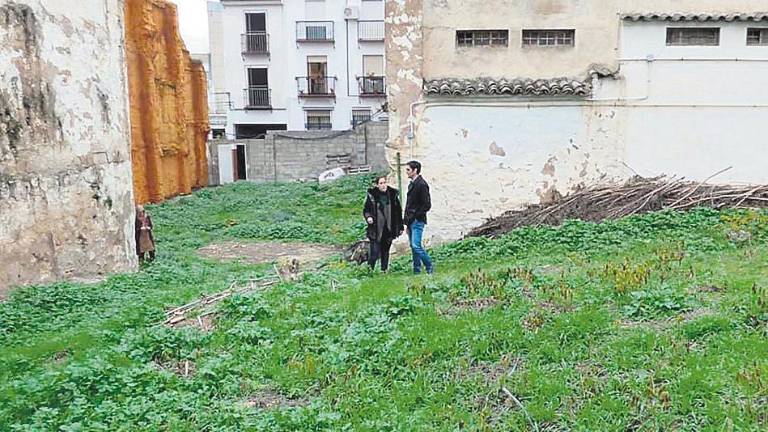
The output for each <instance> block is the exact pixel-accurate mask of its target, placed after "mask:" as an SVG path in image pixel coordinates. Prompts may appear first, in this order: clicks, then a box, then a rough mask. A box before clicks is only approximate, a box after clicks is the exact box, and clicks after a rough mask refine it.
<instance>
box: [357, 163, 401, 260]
mask: <svg viewBox="0 0 768 432" xmlns="http://www.w3.org/2000/svg"><path fill="white" fill-rule="evenodd" d="M363 216H364V217H365V221H366V222H367V223H368V231H367V236H368V240H369V241H370V243H371V248H370V252H369V254H368V265H370V266H371V269H373V268H374V267H375V266H376V261H378V260H379V259H381V271H383V272H386V271H387V269H388V268H389V249H390V247H392V240H394V239H396V238H397V237H399V236H400V235H401V234H402V233H403V207H402V205H401V204H400V194H399V192H398V191H397V189H394V188H391V187H389V186H387V178H386V177H385V176H381V177H377V178H376V180H375V182H374V187H372V188H370V189H368V196H367V197H366V199H365V207H364V208H363Z"/></svg>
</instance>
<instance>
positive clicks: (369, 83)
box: [357, 76, 387, 97]
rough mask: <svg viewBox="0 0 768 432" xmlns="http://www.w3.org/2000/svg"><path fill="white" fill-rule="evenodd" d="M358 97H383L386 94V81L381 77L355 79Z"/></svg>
mask: <svg viewBox="0 0 768 432" xmlns="http://www.w3.org/2000/svg"><path fill="white" fill-rule="evenodd" d="M357 83H358V85H359V87H360V96H367V97H384V96H386V94H387V86H386V81H385V78H384V77H383V76H365V77H357Z"/></svg>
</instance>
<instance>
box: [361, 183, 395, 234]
mask: <svg viewBox="0 0 768 432" xmlns="http://www.w3.org/2000/svg"><path fill="white" fill-rule="evenodd" d="M384 193H386V194H387V195H388V196H389V203H390V206H389V208H390V212H391V215H390V217H391V219H390V221H391V223H390V226H391V227H392V230H391V232H390V239H393V238H397V237H398V236H399V235H400V234H401V233H402V231H403V206H402V204H400V193H399V192H398V191H397V189H394V188H391V187H387V191H386V192H382V191H380V190H379V188H377V187H373V188H370V189H368V194H367V196H366V198H365V207H363V216H364V217H365V219H366V221H367V220H368V218H369V217H370V218H373V223H372V224H369V225H368V230H367V232H366V235H367V237H368V239H369V240H371V241H381V239H380V238H378V237H379V230H378V223H379V220H378V214H379V212H378V211H377V207H378V205H379V204H378V203H379V198H380V197H381V195H382V194H384ZM366 223H367V222H366Z"/></svg>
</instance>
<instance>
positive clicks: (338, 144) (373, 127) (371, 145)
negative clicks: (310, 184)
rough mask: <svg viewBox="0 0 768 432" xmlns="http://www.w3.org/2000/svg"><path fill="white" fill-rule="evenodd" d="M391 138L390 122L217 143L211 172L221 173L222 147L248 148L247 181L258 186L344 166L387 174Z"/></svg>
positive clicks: (212, 146) (212, 151) (213, 146)
mask: <svg viewBox="0 0 768 432" xmlns="http://www.w3.org/2000/svg"><path fill="white" fill-rule="evenodd" d="M387 137H388V125H387V122H384V121H382V122H379V121H373V122H368V123H366V124H364V125H361V126H358V127H356V128H355V129H353V130H351V131H343V132H338V131H333V132H331V131H302V132H269V133H268V134H267V136H266V138H265V139H256V140H229V141H213V142H211V143H209V145H210V153H209V156H210V165H211V166H210V168H209V170H210V171H211V172H212V173H218V172H219V170H220V167H219V157H218V149H219V148H220V147H221V146H226V147H232V146H233V145H237V144H245V146H246V148H245V153H246V161H247V162H246V172H247V180H250V181H255V182H271V181H293V180H300V179H310V178H317V177H318V176H319V175H320V173H322V172H323V171H326V170H329V169H331V168H336V167H340V166H362V165H370V166H371V169H372V170H373V171H386V170H387V169H388V166H387V161H386V157H385V144H386V141H387ZM333 156H342V157H340V158H334V157H333ZM345 156H348V157H345ZM218 180H219V178H218V175H217V176H216V177H213V178H211V181H212V183H211V184H218Z"/></svg>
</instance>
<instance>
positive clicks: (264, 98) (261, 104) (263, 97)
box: [243, 86, 272, 110]
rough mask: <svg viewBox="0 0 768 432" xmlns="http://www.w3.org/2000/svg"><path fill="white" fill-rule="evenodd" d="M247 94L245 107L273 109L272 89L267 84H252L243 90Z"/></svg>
mask: <svg viewBox="0 0 768 432" xmlns="http://www.w3.org/2000/svg"><path fill="white" fill-rule="evenodd" d="M243 93H244V94H245V109H247V110H248V109H250V110H268V109H272V98H271V94H272V91H271V90H270V89H268V88H267V87H265V86H251V87H248V88H247V89H245V90H244V91H243Z"/></svg>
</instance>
